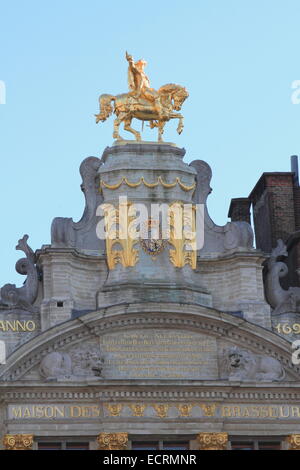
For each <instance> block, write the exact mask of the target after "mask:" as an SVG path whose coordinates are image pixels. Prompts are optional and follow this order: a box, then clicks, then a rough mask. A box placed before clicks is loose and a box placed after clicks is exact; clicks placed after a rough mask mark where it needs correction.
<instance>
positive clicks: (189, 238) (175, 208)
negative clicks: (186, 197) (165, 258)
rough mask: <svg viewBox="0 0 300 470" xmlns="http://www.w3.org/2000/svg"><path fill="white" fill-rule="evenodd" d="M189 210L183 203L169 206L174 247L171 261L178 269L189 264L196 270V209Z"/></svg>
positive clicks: (171, 242) (170, 241)
mask: <svg viewBox="0 0 300 470" xmlns="http://www.w3.org/2000/svg"><path fill="white" fill-rule="evenodd" d="M189 209H191V210H189ZM189 209H187V208H186V207H185V205H184V204H183V203H182V202H174V203H172V204H170V206H169V215H168V220H169V227H170V238H169V243H170V244H171V245H172V246H173V248H171V249H170V261H171V263H172V264H173V265H174V266H175V267H176V268H183V267H184V266H185V265H186V264H188V265H190V266H191V268H192V269H196V265H197V248H196V207H195V206H191V208H189Z"/></svg>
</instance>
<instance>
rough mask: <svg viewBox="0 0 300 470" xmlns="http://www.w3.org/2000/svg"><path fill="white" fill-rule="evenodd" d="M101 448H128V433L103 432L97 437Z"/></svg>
mask: <svg viewBox="0 0 300 470" xmlns="http://www.w3.org/2000/svg"><path fill="white" fill-rule="evenodd" d="M97 442H98V444H99V450H126V449H127V445H128V433H127V432H118V433H106V432H102V433H100V434H99V436H98V437H97Z"/></svg>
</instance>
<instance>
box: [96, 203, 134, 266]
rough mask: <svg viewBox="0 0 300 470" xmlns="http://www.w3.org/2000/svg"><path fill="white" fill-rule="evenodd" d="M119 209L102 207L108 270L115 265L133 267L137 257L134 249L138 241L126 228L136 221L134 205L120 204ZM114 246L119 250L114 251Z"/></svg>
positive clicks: (110, 206) (108, 205) (111, 206)
mask: <svg viewBox="0 0 300 470" xmlns="http://www.w3.org/2000/svg"><path fill="white" fill-rule="evenodd" d="M119 207H120V209H115V208H114V206H113V205H112V204H103V205H102V208H103V211H104V223H105V231H106V253H107V264H108V267H109V269H114V268H115V266H116V264H117V263H121V264H122V266H124V267H125V268H127V267H129V266H135V265H136V263H137V261H138V257H139V254H138V250H136V249H134V245H136V244H137V243H138V240H136V239H134V238H132V237H131V236H130V233H129V231H128V227H129V226H130V224H131V223H133V222H134V221H135V219H136V211H135V209H134V205H133V204H131V203H128V202H125V203H123V202H122V203H120V205H119ZM116 246H119V247H120V248H121V249H116Z"/></svg>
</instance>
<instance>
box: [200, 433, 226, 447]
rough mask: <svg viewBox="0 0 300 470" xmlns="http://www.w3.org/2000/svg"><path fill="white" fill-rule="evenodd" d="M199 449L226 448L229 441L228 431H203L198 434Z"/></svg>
mask: <svg viewBox="0 0 300 470" xmlns="http://www.w3.org/2000/svg"><path fill="white" fill-rule="evenodd" d="M197 438H198V442H199V450H225V449H226V447H227V442H228V434H227V433H226V432H201V433H200V434H198V436H197Z"/></svg>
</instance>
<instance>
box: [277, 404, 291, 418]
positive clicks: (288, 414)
mask: <svg viewBox="0 0 300 470" xmlns="http://www.w3.org/2000/svg"><path fill="white" fill-rule="evenodd" d="M284 408H286V409H287V414H284ZM289 416H290V407H289V406H280V407H279V418H289Z"/></svg>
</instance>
